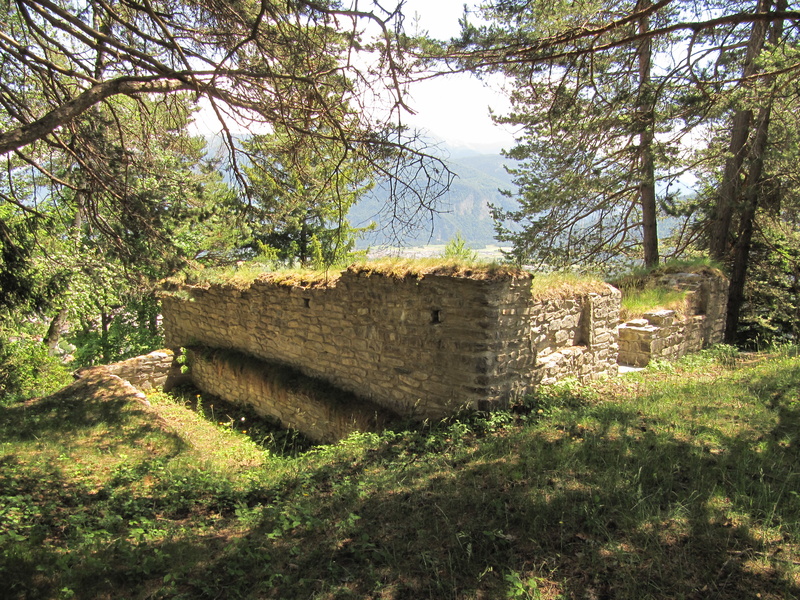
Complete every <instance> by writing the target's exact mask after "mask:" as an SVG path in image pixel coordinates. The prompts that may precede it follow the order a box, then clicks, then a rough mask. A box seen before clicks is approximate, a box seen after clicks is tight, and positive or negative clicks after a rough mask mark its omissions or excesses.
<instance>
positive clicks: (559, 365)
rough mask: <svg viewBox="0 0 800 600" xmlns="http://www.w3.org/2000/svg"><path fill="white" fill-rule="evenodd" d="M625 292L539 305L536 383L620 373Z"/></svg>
mask: <svg viewBox="0 0 800 600" xmlns="http://www.w3.org/2000/svg"><path fill="white" fill-rule="evenodd" d="M619 304H620V292H619V290H617V289H615V288H613V287H611V286H608V290H607V292H606V293H604V294H597V293H592V294H588V295H585V296H578V297H575V298H559V299H554V300H553V299H551V300H544V301H539V302H536V303H534V305H533V308H532V311H531V324H530V328H531V341H532V343H533V345H534V348H535V350H536V378H535V379H536V381H537V382H538V383H541V384H545V385H547V384H551V383H555V382H556V381H558V380H559V379H564V378H565V377H576V378H577V379H578V380H580V381H586V380H589V379H596V378H598V377H603V376H607V375H616V374H617V350H618V348H617V323H618V321H619Z"/></svg>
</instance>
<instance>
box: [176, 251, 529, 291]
mask: <svg viewBox="0 0 800 600" xmlns="http://www.w3.org/2000/svg"><path fill="white" fill-rule="evenodd" d="M346 271H349V272H352V273H358V274H364V275H367V276H369V275H373V274H375V275H383V276H386V277H393V278H397V279H404V278H406V277H417V278H419V277H424V276H426V275H443V276H452V277H465V278H471V279H496V278H504V277H519V276H522V277H528V276H529V275H528V274H526V273H525V272H524V271H522V270H520V269H517V268H516V267H513V266H511V265H506V264H500V263H494V262H481V261H475V262H472V261H464V260H459V259H445V258H413V259H412V258H383V259H377V260H369V261H363V262H357V263H354V264H352V265H350V266H349V267H347V269H346ZM341 273H342V271H340V270H338V269H331V270H327V271H326V270H313V269H288V268H287V269H277V270H275V269H272V268H270V267H269V266H268V265H265V264H264V263H258V262H254V263H243V264H241V265H239V266H231V267H220V268H213V269H197V270H193V271H190V272H187V273H184V274H183V275H181V276H177V277H172V278H169V279H166V280H164V282H163V287H164V288H165V290H167V291H176V290H178V289H180V287H181V286H182V285H223V286H228V287H232V288H235V289H240V290H245V289H248V288H249V287H250V286H251V285H252V284H253V283H254V282H256V281H268V282H270V283H275V284H278V285H288V286H300V287H319V286H326V285H332V284H334V283H335V282H336V281H337V280H338V279H339V277H340V276H341Z"/></svg>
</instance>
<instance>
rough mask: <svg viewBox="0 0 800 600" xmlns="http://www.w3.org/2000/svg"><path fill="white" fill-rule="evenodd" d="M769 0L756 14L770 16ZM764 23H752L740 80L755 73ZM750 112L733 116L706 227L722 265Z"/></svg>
mask: <svg viewBox="0 0 800 600" xmlns="http://www.w3.org/2000/svg"><path fill="white" fill-rule="evenodd" d="M770 6H771V0H758V4H757V6H756V13H766V12H769V9H770ZM766 27H767V26H766V23H765V22H764V21H753V25H752V29H751V30H750V39H749V40H748V42H747V53H746V54H745V61H744V67H743V69H742V78H743V79H747V78H748V77H751V76H752V75H754V74H755V73H756V70H757V65H756V58H758V55H759V54H760V53H761V49H762V48H763V47H764V37H765V34H766ZM752 119H753V111H751V110H746V109H740V110H737V111H736V113H734V116H733V123H732V126H731V141H730V144H729V145H728V157H727V159H726V161H725V171H724V173H723V175H722V182H721V183H720V189H719V194H718V196H717V203H716V206H715V207H714V215H713V216H712V219H711V223H710V224H709V251H710V253H711V258H713V259H715V260H718V261H725V260H726V259H727V258H728V254H729V251H730V238H731V231H730V229H731V221H732V219H733V213H734V211H735V210H736V208H737V204H738V200H739V194H740V191H741V183H740V178H741V173H742V167H743V166H744V162H745V159H746V157H747V140H748V138H749V136H750V123H751V121H752Z"/></svg>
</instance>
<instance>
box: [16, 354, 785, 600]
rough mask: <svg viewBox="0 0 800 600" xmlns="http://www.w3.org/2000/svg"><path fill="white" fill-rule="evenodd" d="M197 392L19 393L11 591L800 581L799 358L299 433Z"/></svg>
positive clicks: (672, 370) (674, 592) (408, 594)
mask: <svg viewBox="0 0 800 600" xmlns="http://www.w3.org/2000/svg"><path fill="white" fill-rule="evenodd" d="M192 400H193V401H192V402H191V403H189V402H186V401H185V400H178V401H176V400H172V399H170V398H168V397H166V396H164V395H152V396H151V397H150V402H151V406H149V407H148V406H145V405H143V404H142V403H140V402H138V401H136V400H135V399H132V398H129V397H125V396H124V395H120V391H119V390H114V389H109V388H108V387H107V386H106V385H105V384H103V382H101V381H83V382H78V383H76V384H75V385H74V386H73V387H71V388H67V389H66V390H64V391H62V392H60V393H59V394H56V395H54V396H49V397H46V398H43V399H40V400H35V401H31V402H28V403H24V404H12V405H9V406H5V407H2V408H0V440H2V441H1V442H0V547H2V556H1V557H0V581H2V585H3V589H4V590H5V596H4V597H7V598H12V599H13V598H26V599H27V598H71V597H76V598H298V599H301V598H302V599H309V598H314V599H334V598H354V599H355V598H375V599H378V598H381V599H398V600H399V599H401V598H432V599H433V598H435V599H440V598H453V599H462V598H463V599H467V598H469V599H473V598H474V599H477V598H501V599H503V598H544V599H554V598H615V599H637V600H639V599H648V598H663V599H667V598H670V599H672V598H686V599H688V598H719V599H731V600H732V599H739V598H756V597H758V598H769V599H776V600H777V599H779V598H780V599H785V598H800V496H799V495H798V492H800V460H798V459H800V456H799V450H800V448H799V447H798V442H800V440H799V439H798V436H800V360H798V358H797V356H796V353H795V354H794V355H793V354H792V352H789V351H786V352H781V353H773V354H771V355H748V356H737V355H735V354H734V353H732V352H731V351H730V350H729V349H725V348H722V349H719V350H714V351H709V352H705V353H703V354H700V355H694V356H691V357H687V358H686V359H685V360H683V361H681V362H679V363H677V364H669V365H667V364H658V365H656V367H655V368H652V369H648V370H646V371H643V372H641V373H638V374H632V375H627V376H625V377H620V378H615V379H610V380H606V381H603V382H599V383H596V384H594V385H592V386H580V385H577V384H575V383H570V382H567V383H563V384H560V385H557V386H552V387H549V388H543V389H541V390H540V392H539V393H538V394H537V395H535V396H532V397H530V398H529V399H528V400H527V401H526V402H525V403H524V404H521V405H519V406H515V407H513V408H512V409H511V410H509V411H503V412H498V413H493V414H491V415H487V414H467V415H461V416H459V417H458V418H453V419H450V420H447V421H444V422H441V423H436V424H432V423H429V424H426V425H424V426H419V427H415V428H411V427H409V428H403V430H398V431H390V432H386V433H383V434H356V435H353V436H351V437H350V438H348V439H347V440H345V441H343V442H341V443H339V444H336V445H332V446H317V447H311V448H308V447H306V446H297V447H295V449H294V451H291V452H283V451H280V449H278V448H276V447H275V446H274V444H273V442H274V440H272V439H270V440H267V442H268V445H267V446H266V448H265V447H263V446H259V445H258V444H256V443H255V442H254V441H253V438H254V437H259V436H260V435H261V434H259V436H252V437H251V435H248V434H251V433H252V432H254V431H256V430H259V431H262V430H260V429H259V427H258V426H256V425H255V424H250V423H249V422H247V419H249V417H247V418H246V421H245V422H242V421H241V417H239V416H238V414H233V413H230V412H229V409H228V408H227V407H222V406H221V405H214V406H213V408H212V406H211V403H212V399H208V398H202V397H201V398H199V399H198V398H196V397H194V398H193V399H192ZM198 400H199V403H200V405H201V407H200V408H201V411H199V412H198V411H195V410H191V408H192V405H194V406H195V407H196V405H197V404H198ZM203 414H204V415H206V417H207V418H203ZM240 424H241V425H240ZM242 431H244V432H245V433H242Z"/></svg>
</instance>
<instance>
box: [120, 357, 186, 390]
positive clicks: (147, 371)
mask: <svg viewBox="0 0 800 600" xmlns="http://www.w3.org/2000/svg"><path fill="white" fill-rule="evenodd" d="M106 370H107V371H108V372H109V373H110V374H112V375H116V376H117V377H119V378H120V379H124V380H125V381H128V382H129V383H131V384H132V385H134V386H135V387H136V388H138V389H140V390H149V389H152V388H159V389H164V388H165V387H169V385H168V382H169V381H170V380H172V379H175V378H177V377H179V376H180V374H181V373H180V367H179V366H178V365H177V364H175V355H174V353H173V352H172V350H166V349H165V350H156V351H154V352H150V353H149V354H144V355H142V356H136V357H134V358H129V359H127V360H123V361H120V362H117V363H113V364H110V365H106Z"/></svg>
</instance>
